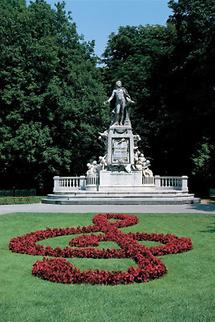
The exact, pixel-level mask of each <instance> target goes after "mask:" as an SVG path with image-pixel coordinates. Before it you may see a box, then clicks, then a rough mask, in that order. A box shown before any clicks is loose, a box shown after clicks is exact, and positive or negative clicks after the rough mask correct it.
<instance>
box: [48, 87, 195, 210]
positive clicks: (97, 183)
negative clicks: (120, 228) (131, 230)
mask: <svg viewBox="0 0 215 322" xmlns="http://www.w3.org/2000/svg"><path fill="white" fill-rule="evenodd" d="M112 100H114V109H113V111H112V120H111V124H110V126H109V128H108V129H106V130H105V131H104V132H102V133H99V139H100V140H103V141H104V145H105V153H104V156H99V157H98V160H94V161H93V162H91V163H90V162H88V163H87V168H88V170H87V172H86V175H85V176H84V175H83V176H80V177H60V176H55V177H54V189H53V192H54V194H50V195H48V197H47V198H46V199H44V200H43V202H44V203H59V204H178V203H193V202H196V201H197V199H195V198H194V195H193V194H189V193H188V177H187V176H182V177H176V176H175V177H173V176H165V177H161V176H158V175H157V176H154V175H153V172H152V170H151V169H150V166H151V164H150V161H149V160H148V159H147V158H145V156H144V153H143V151H140V150H139V147H138V142H139V141H140V140H141V138H140V136H139V135H138V134H136V133H135V134H134V133H133V130H132V126H131V121H130V117H129V105H131V104H135V102H134V101H133V100H132V99H131V97H130V95H129V94H128V91H127V90H126V89H125V88H124V87H123V86H122V83H121V81H117V82H116V87H115V89H114V90H113V92H112V95H111V96H110V98H109V99H108V100H107V101H106V102H104V103H105V104H108V103H110V102H111V101H112Z"/></svg>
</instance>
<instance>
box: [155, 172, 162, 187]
mask: <svg viewBox="0 0 215 322" xmlns="http://www.w3.org/2000/svg"><path fill="white" fill-rule="evenodd" d="M154 178H155V188H156V189H159V188H160V186H161V177H160V176H158V175H157V176H155V177H154Z"/></svg>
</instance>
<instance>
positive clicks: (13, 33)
mask: <svg viewBox="0 0 215 322" xmlns="http://www.w3.org/2000/svg"><path fill="white" fill-rule="evenodd" d="M0 3H2V6H1V7H0V15H1V20H0V39H1V42H0V91H1V96H0V104H1V111H0V124H1V127H0V136H1V143H0V168H1V176H2V178H3V180H5V181H7V182H8V183H9V184H13V185H30V186H31V187H32V186H36V187H37V188H38V189H40V190H43V189H44V188H48V189H50V188H51V185H52V176H53V175H54V174H61V175H66V174H69V173H70V174H71V173H74V174H81V173H83V172H84V171H85V164H86V162H87V160H89V159H90V158H91V157H93V156H96V155H97V154H99V151H100V149H101V146H99V144H98V143H97V142H96V139H95V138H96V137H97V133H98V131H99V130H101V129H103V128H104V124H105V123H106V121H107V111H105V110H104V109H103V107H102V106H103V104H102V102H103V101H104V90H103V87H102V85H101V81H100V80H99V73H98V70H97V69H96V59H95V56H94V54H93V43H85V42H83V41H82V40H81V39H80V37H79V36H78V34H77V31H76V25H75V24H74V22H73V21H72V19H71V17H70V16H69V15H67V14H66V12H65V10H64V4H57V5H56V10H53V9H51V7H50V5H48V4H47V3H46V2H45V1H43V0H37V1H35V2H33V3H31V4H30V5H29V6H28V7H26V5H25V3H24V2H23V1H16V0H13V1H12V0H10V1H7V2H6V1H3V0H1V1H0ZM80 160H81V162H80Z"/></svg>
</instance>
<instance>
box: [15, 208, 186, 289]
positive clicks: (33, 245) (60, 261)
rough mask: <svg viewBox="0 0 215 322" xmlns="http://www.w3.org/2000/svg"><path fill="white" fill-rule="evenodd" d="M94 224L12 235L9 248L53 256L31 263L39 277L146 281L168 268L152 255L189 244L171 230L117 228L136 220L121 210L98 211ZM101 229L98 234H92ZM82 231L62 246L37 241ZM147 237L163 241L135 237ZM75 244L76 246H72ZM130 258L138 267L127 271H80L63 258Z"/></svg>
mask: <svg viewBox="0 0 215 322" xmlns="http://www.w3.org/2000/svg"><path fill="white" fill-rule="evenodd" d="M93 223H94V225H90V226H83V227H77V228H73V227H71V228H53V229H50V228H47V229H45V230H39V231H35V232H31V233H28V234H26V235H23V236H18V237H15V238H13V239H11V241H10V244H9V248H10V250H11V251H12V252H16V253H22V254H29V255H42V256H52V257H57V258H47V257H44V258H43V260H42V261H41V260H39V261H37V262H36V263H35V264H34V265H33V269H32V273H33V274H34V275H36V276H38V277H40V278H43V279H46V280H49V281H52V282H60V283H90V284H112V285H115V284H127V283H133V282H146V281H149V280H151V279H154V278H158V277H160V276H162V275H163V274H164V273H166V271H167V269H166V267H165V265H164V264H163V263H162V262H161V260H160V259H158V258H156V257H155V256H161V255H165V254H176V253H180V252H184V251H188V250H190V249H191V248H192V241H191V239H190V238H185V237H180V238H179V237H177V236H175V235H170V234H153V233H151V234H147V233H141V232H140V233H139V232H137V233H124V232H122V231H121V230H119V228H122V227H128V226H131V225H135V224H137V223H138V218H137V217H136V216H132V215H124V214H98V215H96V216H94V218H93ZM97 232H102V233H100V234H97V235H96V234H93V233H97ZM86 233H87V235H84V234H86ZM74 234H82V235H80V236H78V237H75V238H73V239H71V240H70V242H69V245H70V246H66V247H65V248H63V249H62V248H60V247H56V248H52V247H50V246H43V245H39V244H37V242H38V241H41V240H44V239H47V238H51V237H57V236H65V235H74ZM141 240H150V241H155V242H159V243H162V244H164V245H160V246H153V247H146V246H144V245H140V244H139V243H138V241H141ZM101 241H114V242H116V243H117V244H118V245H119V246H120V249H113V248H108V249H96V248H94V247H95V246H98V245H99V242H101ZM74 247H76V248H74ZM73 257H81V258H131V259H133V260H134V261H135V262H136V264H137V267H133V266H131V267H129V268H128V270H127V271H102V270H87V271H83V272H81V271H80V270H79V269H78V268H77V267H75V266H74V265H73V264H71V263H70V262H69V261H67V260H66V258H73Z"/></svg>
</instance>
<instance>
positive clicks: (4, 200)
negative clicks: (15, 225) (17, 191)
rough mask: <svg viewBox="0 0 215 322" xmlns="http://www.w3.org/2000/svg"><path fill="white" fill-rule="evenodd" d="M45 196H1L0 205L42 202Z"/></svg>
mask: <svg viewBox="0 0 215 322" xmlns="http://www.w3.org/2000/svg"><path fill="white" fill-rule="evenodd" d="M43 198H44V197H42V196H27V197H9V196H8V197H0V205H14V204H31V203H40V202H41V200H42V199H43Z"/></svg>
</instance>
